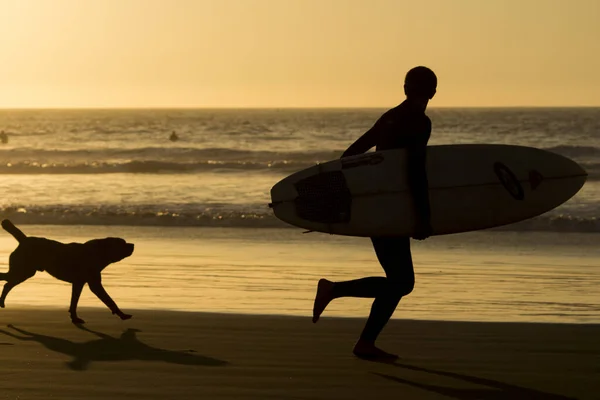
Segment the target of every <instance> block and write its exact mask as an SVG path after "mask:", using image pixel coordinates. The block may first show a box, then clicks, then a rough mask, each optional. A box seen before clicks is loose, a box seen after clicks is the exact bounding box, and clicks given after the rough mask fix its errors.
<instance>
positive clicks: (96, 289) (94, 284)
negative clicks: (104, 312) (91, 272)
mask: <svg viewBox="0 0 600 400" xmlns="http://www.w3.org/2000/svg"><path fill="white" fill-rule="evenodd" d="M88 285H89V287H90V290H91V291H92V293H94V294H95V295H96V296H98V298H99V299H100V300H102V302H103V303H104V304H106V307H108V308H109V310H110V311H112V313H113V314H117V315H118V316H119V318H121V319H123V320H125V319H129V318H131V317H132V316H131V315H129V314H125V313H124V312H123V311H121V310H120V309H119V307H118V306H117V304H116V303H115V302H114V301H113V299H111V298H110V296H109V295H108V293H106V290H104V286H102V278H101V276H100V274H98V275H97V276H94V278H93V279H90V280H88Z"/></svg>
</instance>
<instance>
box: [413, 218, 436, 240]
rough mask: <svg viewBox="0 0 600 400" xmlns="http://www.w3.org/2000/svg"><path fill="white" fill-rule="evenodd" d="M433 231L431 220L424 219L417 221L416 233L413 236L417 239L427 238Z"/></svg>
mask: <svg viewBox="0 0 600 400" xmlns="http://www.w3.org/2000/svg"><path fill="white" fill-rule="evenodd" d="M432 233H433V228H432V227H431V222H430V221H429V220H422V221H419V222H418V223H417V226H416V228H415V233H414V234H413V236H412V238H413V239H416V240H425V239H427V238H428V237H429V236H431V234H432Z"/></svg>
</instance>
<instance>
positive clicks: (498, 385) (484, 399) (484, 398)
mask: <svg viewBox="0 0 600 400" xmlns="http://www.w3.org/2000/svg"><path fill="white" fill-rule="evenodd" d="M392 365H394V366H395V367H400V368H405V369H409V370H412V371H418V372H425V373H428V374H434V375H438V376H444V377H447V378H452V379H457V380H461V381H464V382H468V383H471V384H474V385H481V386H487V387H488V388H487V389H483V388H482V389H462V388H453V387H447V386H438V385H431V384H427V383H418V382H414V381H409V380H407V379H403V378H398V377H395V376H391V375H387V374H382V373H379V372H373V374H375V375H378V376H380V377H382V378H385V379H389V380H391V381H394V382H398V383H401V384H404V385H410V386H414V387H417V388H420V389H423V390H428V391H430V392H434V393H437V394H440V395H442V396H446V397H449V398H453V399H459V400H472V399H481V400H503V399H528V400H574V398H573V397H566V396H562V395H557V394H552V393H546V392H540V391H539V390H534V389H528V388H525V387H522V386H517V385H511V384H508V383H503V382H498V381H495V380H492V379H486V378H478V377H476V376H471V375H463V374H457V373H455V372H445V371H437V370H433V369H428V368H422V367H417V366H413V365H408V364H398V363H395V364H392Z"/></svg>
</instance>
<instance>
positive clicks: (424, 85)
mask: <svg viewBox="0 0 600 400" xmlns="http://www.w3.org/2000/svg"><path fill="white" fill-rule="evenodd" d="M436 88H437V77H436V76H435V74H434V73H433V71H432V70H430V69H429V68H427V67H421V66H419V67H415V68H413V69H411V70H410V71H408V72H407V74H406V78H404V93H405V94H406V97H407V98H409V99H414V100H418V101H428V100H431V99H432V98H433V96H434V95H435V91H436Z"/></svg>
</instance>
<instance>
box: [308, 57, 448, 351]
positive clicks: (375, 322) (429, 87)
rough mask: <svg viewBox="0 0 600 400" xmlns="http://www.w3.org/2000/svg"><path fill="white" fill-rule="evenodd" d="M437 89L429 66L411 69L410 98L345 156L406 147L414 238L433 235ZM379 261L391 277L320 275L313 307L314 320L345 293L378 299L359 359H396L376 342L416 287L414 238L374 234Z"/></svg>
mask: <svg viewBox="0 0 600 400" xmlns="http://www.w3.org/2000/svg"><path fill="white" fill-rule="evenodd" d="M436 88H437V77H436V76H435V74H434V73H433V71H431V70H430V69H429V68H426V67H415V68H413V69H411V70H410V71H408V73H407V74H406V78H405V81H404V93H405V94H406V100H404V101H403V102H402V103H401V104H400V105H398V106H397V107H395V108H392V109H391V110H388V111H387V112H386V113H384V114H383V115H382V116H381V117H380V118H379V120H377V122H376V123H375V125H374V126H373V127H372V128H371V129H369V130H368V131H367V132H366V133H365V134H363V135H362V136H361V137H360V138H359V139H358V140H356V141H355V142H354V143H353V144H352V145H351V146H350V147H349V148H348V149H347V150H346V151H345V152H344V153H343V154H342V157H348V156H353V155H358V154H362V153H365V152H367V151H368V150H370V149H371V148H372V147H376V149H377V150H389V149H399V148H405V149H407V154H408V183H409V186H410V189H411V192H412V195H413V198H414V203H415V205H416V212H417V215H416V217H417V222H416V227H415V233H414V235H413V238H414V239H418V240H423V239H426V238H427V237H429V236H430V235H431V231H432V230H431V223H430V207H429V193H428V182H427V172H426V164H425V162H426V153H427V149H426V147H427V143H428V141H429V137H430V135H431V121H430V119H429V118H428V117H427V116H426V115H425V110H426V109H427V105H428V103H429V100H431V99H432V98H433V96H434V95H435V93H436ZM371 241H372V243H373V247H374V249H375V253H376V255H377V258H378V260H379V263H380V264H381V266H382V267H383V270H384V271H385V274H386V277H385V278H384V277H369V278H362V279H356V280H352V281H345V282H331V281H329V280H327V279H321V280H320V281H319V283H318V286H317V294H316V298H315V303H314V307H313V322H315V323H316V322H317V321H318V320H319V317H320V315H321V313H322V312H323V311H324V310H325V308H326V307H327V305H328V304H329V302H330V301H332V300H333V299H337V298H340V297H364V298H374V299H375V300H374V302H373V306H372V307H371V314H370V315H369V319H368V320H367V323H366V326H365V328H364V330H363V332H362V334H361V336H360V339H359V340H358V342H357V343H356V345H355V346H354V354H355V355H356V356H358V357H360V358H365V359H377V360H389V361H391V360H394V359H396V358H397V356H396V355H394V354H390V353H386V352H385V351H383V350H381V349H379V348H377V347H376V346H375V340H376V339H377V337H378V336H379V333H380V332H381V331H382V330H383V328H384V326H385V325H386V324H387V322H388V320H389V319H390V318H391V316H392V314H393V313H394V310H395V309H396V306H397V305H398V302H399V301H400V299H401V298H402V297H404V296H406V295H408V294H409V293H410V292H412V290H413V287H414V284H415V277H414V271H413V263H412V256H411V252H410V238H409V237H373V238H371Z"/></svg>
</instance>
